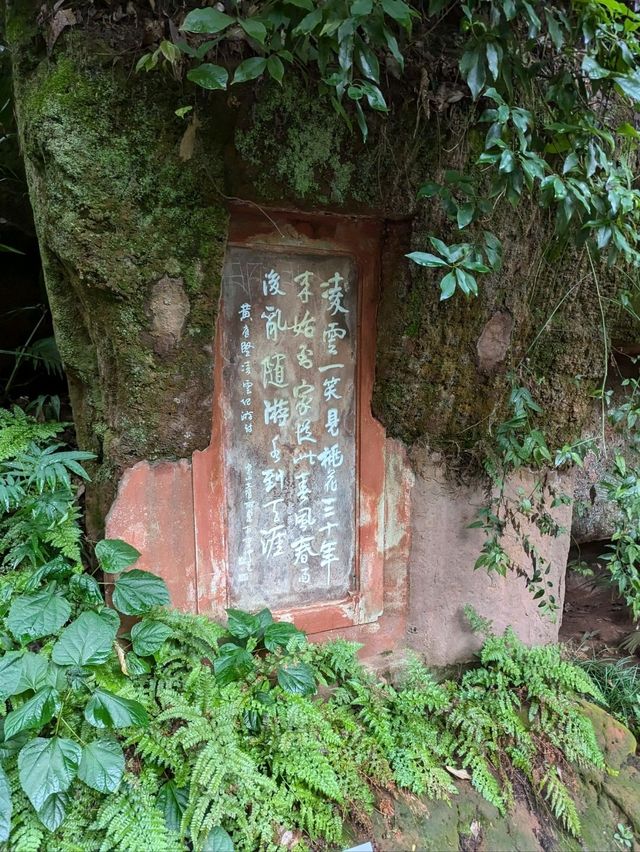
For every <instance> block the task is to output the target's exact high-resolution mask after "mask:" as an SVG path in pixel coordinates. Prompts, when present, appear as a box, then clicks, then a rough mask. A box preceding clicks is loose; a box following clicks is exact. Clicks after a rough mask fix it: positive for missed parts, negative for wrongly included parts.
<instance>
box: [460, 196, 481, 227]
mask: <svg viewBox="0 0 640 852" xmlns="http://www.w3.org/2000/svg"><path fill="white" fill-rule="evenodd" d="M475 212H476V205H475V204H474V203H473V202H472V201H469V202H466V203H465V204H460V206H459V207H458V214H457V217H456V218H457V221H458V228H460V230H462V228H466V227H467V225H468V224H469V223H470V222H472V221H473V216H474V214H475Z"/></svg>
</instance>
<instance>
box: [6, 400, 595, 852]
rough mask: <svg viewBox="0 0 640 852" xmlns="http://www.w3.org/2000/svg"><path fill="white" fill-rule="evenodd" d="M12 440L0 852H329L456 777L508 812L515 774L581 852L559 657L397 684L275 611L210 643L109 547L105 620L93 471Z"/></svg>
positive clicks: (129, 551)
mask: <svg viewBox="0 0 640 852" xmlns="http://www.w3.org/2000/svg"><path fill="white" fill-rule="evenodd" d="M3 416H4V415H3ZM12 418H13V419H12ZM16 424H18V425H19V426H20V428H21V429H22V430H23V432H24V430H25V429H26V437H25V438H24V440H22V439H16V438H15V430H14V437H13V438H12V439H11V440H12V441H13V442H14V449H13V451H12V452H11V453H9V455H8V456H7V457H6V458H5V459H4V461H2V462H0V490H2V489H3V490H2V491H1V493H5V494H8V495H9V497H8V498H7V499H5V500H3V501H2V504H1V509H0V511H1V513H2V514H1V516H0V524H1V525H2V530H3V538H2V539H1V540H0V557H1V558H2V559H3V565H4V570H3V572H2V573H0V622H1V623H0V643H1V648H2V655H1V656H0V700H1V701H2V703H1V704H0V720H1V724H2V731H1V736H0V843H2V842H4V843H5V844H6V848H7V849H10V850H11V852H27V850H35V852H38V850H42V852H44V850H46V852H80V850H91V852H94V850H122V852H127V850H131V852H140V850H142V849H144V850H145V852H147V850H148V852H153V850H158V852H171V850H188V849H194V850H204V849H207V850H208V849H212V848H214V849H220V850H232V849H236V850H238V852H240V850H246V852H254V850H262V849H264V850H268V849H278V848H285V847H286V848H290V847H291V845H292V844H293V846H295V848H296V849H298V850H304V849H309V848H311V847H312V846H313V847H314V848H316V847H317V844H318V843H323V842H324V843H329V844H333V845H339V844H340V843H341V841H342V837H343V826H344V824H345V822H346V821H350V822H351V823H353V822H355V823H361V824H363V825H366V824H367V819H368V815H369V814H370V812H371V811H372V809H373V807H374V803H375V796H376V791H377V790H378V789H380V788H383V787H384V788H388V789H390V790H392V791H393V790H395V788H402V789H405V790H408V791H411V792H412V793H414V794H416V795H421V796H422V795H425V796H429V797H434V798H446V797H448V796H450V795H453V794H455V793H456V787H455V785H454V783H453V778H452V775H451V772H450V771H449V770H450V769H451V768H453V769H454V770H456V771H457V770H460V769H466V770H467V771H468V772H469V774H470V776H471V779H472V783H473V784H474V786H475V787H476V788H477V789H478V790H479V791H480V792H481V793H482V794H483V795H484V796H486V797H487V798H488V799H489V800H490V801H491V802H493V803H494V804H495V805H496V806H497V807H498V808H499V809H500V810H501V811H503V812H504V811H506V809H507V808H508V806H509V802H510V800H511V792H510V789H511V779H512V778H513V777H514V774H516V773H519V774H520V775H521V776H522V777H524V778H526V779H528V781H529V782H530V783H531V785H532V788H533V791H534V792H535V793H536V794H538V795H539V796H541V797H545V798H547V799H548V800H549V802H550V804H551V807H552V810H553V812H554V813H555V814H556V816H557V817H558V819H559V820H560V821H561V822H562V824H563V825H564V826H565V827H566V828H567V829H568V830H569V831H570V832H572V833H573V834H576V835H577V834H579V831H580V826H579V821H578V817H577V814H576V811H575V807H574V805H573V802H572V800H571V797H570V795H569V793H568V791H567V788H566V787H565V786H564V784H563V782H562V780H561V776H560V773H559V772H558V767H561V768H562V773H563V776H562V777H566V770H568V765H569V764H578V765H581V764H585V765H590V766H595V767H602V766H603V760H602V756H601V755H600V752H599V751H598V748H597V746H596V743H595V739H594V734H593V729H592V728H591V725H590V723H589V722H588V720H587V719H586V718H585V717H584V716H583V715H582V714H581V711H580V706H579V704H578V703H577V700H576V698H577V696H579V695H590V696H592V697H595V698H597V699H599V700H600V699H601V698H602V696H601V695H600V693H599V691H598V689H597V688H596V686H595V685H594V684H593V682H592V681H591V680H590V678H589V677H588V675H587V674H585V673H584V672H583V671H582V670H581V669H579V668H576V667H574V666H571V665H570V664H568V663H566V662H565V661H563V660H562V658H561V657H560V653H559V650H558V649H557V648H554V647H546V648H531V649H530V648H526V647H525V646H524V645H523V644H522V643H521V642H519V640H518V639H517V638H516V637H515V635H514V634H513V633H512V632H511V631H507V632H506V633H505V635H504V636H503V637H496V636H492V635H489V636H488V637H487V640H486V642H485V644H484V646H483V648H482V651H481V653H480V658H479V662H478V664H477V665H476V666H475V667H473V668H472V669H470V670H468V671H467V672H466V673H465V674H464V675H463V676H462V678H461V679H460V681H459V682H446V683H442V684H440V683H437V682H436V681H435V680H434V678H433V676H432V675H431V674H430V673H429V671H428V670H427V669H426V668H425V667H424V666H423V665H422V664H421V663H420V661H419V660H417V659H414V660H412V661H410V663H409V664H408V666H407V668H406V671H405V672H404V674H403V677H402V680H401V682H400V683H398V684H395V685H394V684H391V683H387V682H384V681H380V680H379V679H377V678H376V677H375V676H374V675H373V674H372V673H371V672H369V671H368V670H366V669H365V668H364V667H363V666H362V665H361V664H360V663H359V661H358V659H357V651H358V646H357V645H354V644H351V643H348V642H344V641H337V642H333V643H328V644H324V645H316V644H310V643H308V642H307V640H306V637H305V636H304V635H303V634H302V633H301V632H300V631H298V630H297V629H296V628H295V627H294V626H293V625H291V624H287V623H279V622H274V620H273V618H272V616H271V613H270V612H269V611H268V610H263V611H262V612H260V613H257V614H255V615H252V614H249V613H245V612H240V611H237V610H229V611H228V621H227V624H226V625H225V626H221V625H219V624H216V623H215V622H213V621H211V620H209V619H207V618H205V617H203V616H196V615H188V614H184V613H179V612H177V611H176V610H173V609H171V608H169V606H168V604H169V596H168V592H167V589H166V586H165V584H164V582H163V581H162V580H161V579H160V578H159V577H156V576H154V575H153V574H150V573H148V572H144V571H140V570H138V569H136V568H135V567H132V566H133V565H134V564H135V562H136V560H137V559H138V557H139V553H138V552H137V551H136V550H135V549H134V548H133V547H131V546H130V545H128V544H126V543H125V542H122V541H114V540H111V541H109V540H107V541H101V542H99V543H98V544H97V546H96V548H95V555H96V558H97V561H98V563H99V566H100V568H101V569H102V571H103V572H104V573H105V574H106V575H107V576H108V577H109V580H110V582H111V584H112V586H113V592H112V595H111V605H107V604H106V603H105V599H104V596H103V591H102V588H101V583H100V582H99V581H98V579H96V577H93V576H91V575H90V574H89V573H86V572H85V571H84V569H83V568H82V564H81V562H80V558H79V557H80V545H81V534H80V527H79V524H78V510H77V507H76V504H75V491H76V489H75V486H74V484H73V481H72V478H71V477H72V475H76V476H79V477H85V476H86V474H85V473H84V471H83V470H82V468H81V467H80V461H82V460H83V459H85V458H87V454H82V453H78V452H74V451H68V450H64V449H62V448H61V447H60V446H58V445H53V446H47V441H48V440H50V439H51V437H52V436H53V435H54V434H56V430H55V429H49V431H48V432H47V431H46V430H45V431H43V432H40V433H38V432H37V431H34V429H32V425H33V424H31V423H30V422H29V421H28V420H26V419H25V418H24V416H23V415H22V414H18V413H15V414H14V415H6V416H4V420H3V427H2V428H12V427H13V426H14V425H16ZM34 428H35V427H34ZM2 439H3V436H2V429H0V445H2ZM7 444H8V441H5V445H7ZM53 495H55V498H54V496H53ZM40 498H42V499H43V501H44V503H45V504H46V505H47V506H49V507H50V509H48V510H47V511H51V515H50V526H49V528H48V529H45V528H44V526H43V525H42V523H41V517H40V513H41V511H44V510H43V509H41V508H40V507H39V506H38V500H39V499H40ZM27 506H29V507H30V508H29V511H28V512H27V511H26V509H25V507H27ZM56 529H60V530H65V532H64V534H60V535H55V536H54V535H52V532H53V531H55V530H56ZM70 530H73V534H71V533H70ZM69 542H71V544H72V545H73V546H72V547H71V546H70V544H69ZM123 616H127V617H129V618H128V621H127V624H131V617H134V618H135V623H134V625H133V627H131V628H130V631H129V632H126V630H127V629H128V628H125V626H124V622H123V619H122V617H123ZM479 626H480V627H483V626H484V628H486V627H487V625H486V624H485V625H481V624H479ZM549 755H553V758H554V765H549V761H548V758H549Z"/></svg>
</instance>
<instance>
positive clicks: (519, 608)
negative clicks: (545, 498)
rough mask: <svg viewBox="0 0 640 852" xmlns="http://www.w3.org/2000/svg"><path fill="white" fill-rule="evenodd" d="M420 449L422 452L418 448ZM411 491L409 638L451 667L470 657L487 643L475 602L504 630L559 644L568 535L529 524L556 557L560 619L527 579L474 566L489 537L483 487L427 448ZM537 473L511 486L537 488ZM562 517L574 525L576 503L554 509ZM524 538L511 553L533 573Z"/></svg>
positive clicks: (553, 577)
mask: <svg viewBox="0 0 640 852" xmlns="http://www.w3.org/2000/svg"><path fill="white" fill-rule="evenodd" d="M414 455H415V454H414ZM420 455H421V459H420V460H419V462H418V472H417V473H416V479H415V485H414V488H413V493H412V516H411V523H412V547H411V557H410V561H409V589H410V596H409V601H410V608H409V615H408V641H409V644H410V645H411V646H412V647H413V648H415V649H416V650H418V651H420V652H422V653H423V654H424V656H425V657H426V659H427V660H428V661H429V663H430V664H431V665H436V666H444V665H448V664H449V663H454V662H458V661H460V660H468V659H470V658H471V657H472V656H473V654H474V653H475V651H477V650H478V649H479V647H480V646H481V645H482V638H481V637H479V636H476V635H475V634H474V633H472V631H471V629H470V627H469V624H468V622H467V619H466V618H465V615H464V607H465V605H467V604H470V605H471V606H472V607H473V608H474V609H475V610H476V612H477V613H478V614H479V615H481V616H482V617H484V618H489V619H491V620H492V621H493V623H494V627H495V629H496V631H497V632H498V633H500V632H502V631H503V630H504V629H505V628H506V627H508V626H511V627H513V628H514V630H515V631H516V633H517V634H518V635H519V636H520V638H521V639H522V640H523V641H525V642H527V643H528V644H539V643H545V642H555V641H557V638H558V627H559V621H560V615H561V613H562V604H563V600H564V570H565V565H566V561H567V553H568V550H569V537H568V536H567V535H566V534H565V535H562V536H560V537H558V538H554V537H553V536H541V535H540V534H539V532H538V531H537V530H536V529H535V528H534V526H533V524H531V525H527V523H526V520H524V519H523V523H524V528H523V529H522V531H521V536H522V537H524V536H526V535H528V536H530V537H531V540H532V541H535V543H536V545H537V547H538V550H539V552H540V554H541V555H542V556H543V557H544V558H545V559H546V560H548V561H549V562H550V564H551V566H552V570H551V573H550V574H549V576H548V579H549V581H550V582H551V583H552V586H553V588H552V589H549V592H550V593H552V594H554V596H555V598H556V601H557V604H558V613H557V617H556V618H555V619H551V618H549V617H543V616H542V615H541V613H540V610H539V608H538V601H535V600H534V599H533V596H532V594H531V592H530V591H529V590H528V589H527V588H526V585H525V582H524V580H523V579H522V578H520V577H517V576H516V575H515V574H509V575H508V576H506V577H501V576H499V575H498V574H495V573H494V574H490V575H488V574H487V573H486V571H484V570H480V571H474V570H473V566H474V564H475V561H476V559H477V558H478V555H479V554H480V551H481V548H482V544H483V541H484V534H483V532H482V530H479V529H470V528H469V524H471V523H472V522H473V521H474V520H475V519H476V515H477V511H478V509H479V508H480V507H481V506H483V505H484V504H485V503H486V497H485V494H484V492H483V491H482V490H481V489H480V488H478V487H475V486H462V485H457V486H454V485H452V484H451V483H450V482H449V481H447V478H446V474H445V471H444V469H443V466H442V464H441V463H440V464H439V463H437V462H434V461H433V460H432V459H430V458H429V456H428V454H424V453H422V454H420ZM563 479H564V481H563V482H561V483H559V486H560V487H559V490H560V491H561V492H565V493H569V494H570V493H571V491H572V489H573V476H572V475H571V474H569V475H566V474H565V475H564V477H563ZM533 482H534V477H530V476H526V477H524V478H520V479H519V480H518V481H517V482H516V481H515V480H514V481H513V482H512V483H511V484H510V486H509V488H510V490H512V491H515V489H516V487H524V488H525V491H527V492H529V491H531V488H532V487H533ZM554 514H555V517H556V520H557V522H558V523H559V524H560V525H561V526H565V527H567V526H568V525H570V523H571V507H570V506H563V507H561V508H560V509H556V510H554ZM522 537H518V536H516V535H515V534H513V532H511V534H509V531H507V536H506V538H505V547H506V549H507V550H508V552H509V553H510V555H511V557H512V558H513V559H514V560H515V561H517V562H518V564H520V565H521V566H522V567H523V568H525V569H526V568H528V569H529V570H528V571H527V573H528V574H529V575H530V574H531V569H530V562H528V560H527V557H526V555H525V554H524V553H523V552H522V545H521V541H522Z"/></svg>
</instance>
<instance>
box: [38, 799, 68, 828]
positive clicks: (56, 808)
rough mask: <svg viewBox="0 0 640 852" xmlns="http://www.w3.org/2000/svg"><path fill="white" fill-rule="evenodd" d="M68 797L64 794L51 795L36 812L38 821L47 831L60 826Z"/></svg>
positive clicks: (65, 811)
mask: <svg viewBox="0 0 640 852" xmlns="http://www.w3.org/2000/svg"><path fill="white" fill-rule="evenodd" d="M68 802H69V797H68V796H67V794H66V793H52V794H51V795H50V796H49V797H48V799H47V800H46V801H45V803H44V805H43V806H42V807H41V808H40V810H39V811H38V819H39V820H40V822H41V823H42V824H43V825H44V827H45V828H48V829H49V831H56V829H58V828H60V826H61V825H62V823H63V821H64V818H65V815H66V813H67V804H68Z"/></svg>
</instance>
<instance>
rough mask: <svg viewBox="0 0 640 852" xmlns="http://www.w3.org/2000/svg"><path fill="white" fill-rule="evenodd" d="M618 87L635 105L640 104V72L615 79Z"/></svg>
mask: <svg viewBox="0 0 640 852" xmlns="http://www.w3.org/2000/svg"><path fill="white" fill-rule="evenodd" d="M614 79H615V81H616V85H617V86H618V88H620V89H621V90H622V91H623V92H624V94H625V95H627V97H629V98H631V100H632V101H634V102H635V103H638V102H640V72H636V73H635V74H626V75H624V76H622V75H620V76H618V77H615V78H614Z"/></svg>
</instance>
